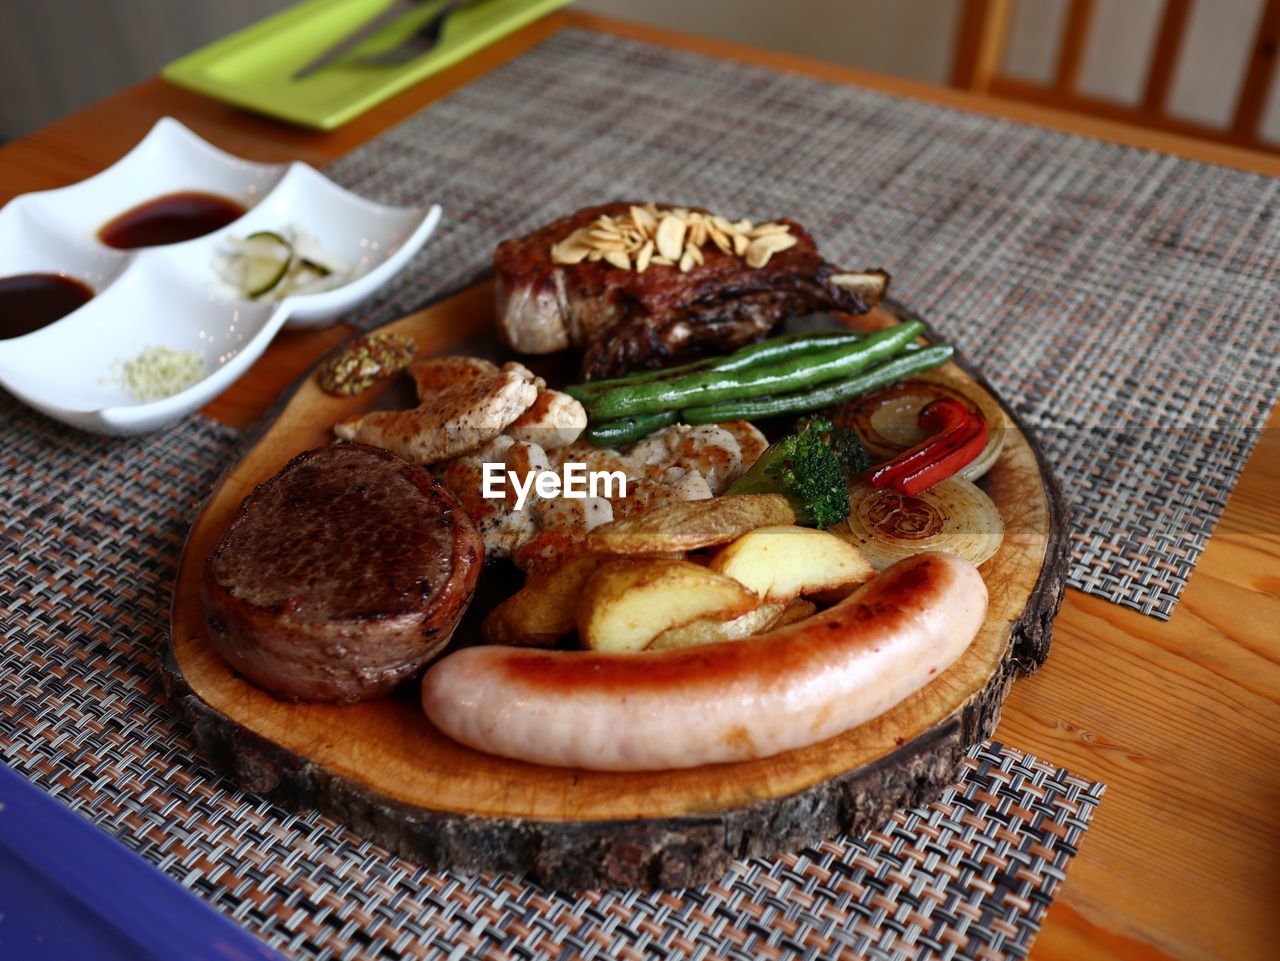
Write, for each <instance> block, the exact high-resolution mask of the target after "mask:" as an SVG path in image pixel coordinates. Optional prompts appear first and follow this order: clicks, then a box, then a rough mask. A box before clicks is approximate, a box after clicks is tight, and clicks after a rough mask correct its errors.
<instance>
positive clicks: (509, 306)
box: [494, 203, 888, 380]
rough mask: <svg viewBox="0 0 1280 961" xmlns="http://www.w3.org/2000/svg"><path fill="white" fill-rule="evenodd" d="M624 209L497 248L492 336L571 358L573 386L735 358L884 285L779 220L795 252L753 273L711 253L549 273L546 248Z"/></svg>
mask: <svg viewBox="0 0 1280 961" xmlns="http://www.w3.org/2000/svg"><path fill="white" fill-rule="evenodd" d="M631 209H632V205H631V204H626V203H616V204H607V205H604V206H599V207H588V208H586V209H583V210H580V211H578V212H577V213H575V214H572V215H570V216H568V217H563V218H561V219H559V220H556V221H554V222H553V223H550V224H548V225H546V226H545V227H542V228H541V229H539V230H536V231H534V232H533V233H531V234H528V235H526V236H524V237H519V238H516V239H512V240H506V241H503V242H502V243H501V244H499V245H498V248H497V250H496V251H495V253H494V272H495V275H496V290H497V316H498V330H499V332H500V334H501V336H502V338H503V340H504V341H505V342H506V343H507V344H508V345H509V346H511V347H513V348H514V349H516V350H519V351H522V352H524V353H533V354H543V353H551V352H553V351H558V350H563V349H565V348H566V347H569V346H574V347H577V348H580V349H581V350H582V351H583V358H582V376H583V378H584V379H586V380H598V379H601V378H604V377H615V376H618V375H620V374H624V373H626V372H627V371H630V370H635V369H637V368H642V367H663V366H667V365H669V364H671V363H674V362H678V361H681V360H685V359H688V358H690V357H694V356H697V355H700V354H705V353H711V352H718V351H723V350H728V349H731V348H734V347H739V346H741V345H743V344H746V343H750V342H751V341H754V340H758V339H759V338H761V337H763V336H764V335H765V334H767V333H768V332H769V330H770V329H772V328H773V327H774V326H775V325H776V324H777V323H778V322H779V321H781V320H783V319H785V318H787V317H791V316H796V315H800V314H808V313H815V312H818V311H823V310H838V311H844V312H847V313H863V312H865V311H866V309H867V305H868V303H871V302H875V300H876V299H878V297H879V296H880V294H882V293H883V290H884V287H885V285H886V284H887V280H888V277H887V275H886V274H883V273H882V272H879V271H869V272H864V273H860V274H849V273H844V272H842V271H841V270H840V269H839V268H837V267H835V266H834V265H832V264H830V263H827V262H826V261H825V260H823V259H822V257H820V256H819V255H818V252H817V249H816V247H815V245H814V242H813V238H812V237H810V236H809V234H808V233H807V232H806V231H805V229H804V228H803V227H801V226H800V225H799V224H797V223H795V222H794V221H790V220H780V221H778V223H779V224H785V225H786V227H787V228H788V229H789V231H790V233H791V234H792V235H793V236H794V237H795V243H794V244H793V245H792V246H791V247H790V248H788V249H785V250H781V251H779V252H777V253H774V254H773V255H772V256H771V257H770V258H769V259H768V261H767V263H765V265H764V266H763V267H759V268H752V267H750V266H748V265H747V262H746V260H745V259H744V257H742V256H739V255H738V254H737V253H735V252H734V251H732V250H730V251H727V252H726V251H724V250H721V249H719V248H718V247H717V246H715V245H714V244H711V243H707V244H704V245H703V246H702V247H700V248H699V251H700V254H699V258H698V259H700V260H701V261H702V262H701V263H696V264H694V265H692V267H691V269H688V270H685V271H682V270H680V269H679V265H678V264H671V265H668V264H662V263H650V264H649V265H648V267H647V269H645V270H644V271H643V272H641V271H637V270H635V269H625V268H621V267H618V266H615V265H613V264H610V263H609V262H608V261H607V260H605V259H598V260H594V261H593V260H589V259H586V260H582V261H581V262H580V263H574V264H557V263H553V262H552V258H551V248H552V246H553V245H554V244H556V243H558V242H560V241H563V240H565V238H567V237H569V235H570V234H572V233H573V232H574V231H576V230H578V229H579V228H585V227H587V226H588V225H590V224H592V223H593V222H594V221H596V220H597V219H598V218H599V217H601V216H602V215H609V216H614V217H619V216H622V215H624V214H627V213H628V212H629V211H630V210H631ZM662 209H669V208H662ZM697 212H698V213H703V214H705V213H706V211H697ZM659 213H661V210H660V211H659Z"/></svg>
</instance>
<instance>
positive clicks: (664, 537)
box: [587, 494, 796, 554]
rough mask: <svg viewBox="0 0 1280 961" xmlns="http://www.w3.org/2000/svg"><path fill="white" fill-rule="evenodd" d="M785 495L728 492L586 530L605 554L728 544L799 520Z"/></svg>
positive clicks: (590, 545)
mask: <svg viewBox="0 0 1280 961" xmlns="http://www.w3.org/2000/svg"><path fill="white" fill-rule="evenodd" d="M795 519H796V515H795V511H794V510H793V509H792V507H791V503H790V502H789V501H788V500H787V499H786V498H785V497H783V496H782V495H781V494H727V495H724V496H722V497H711V498H708V499H706V500H698V501H678V502H676V503H674V504H662V505H660V506H658V507H655V508H653V509H652V510H647V511H644V512H642V513H640V514H633V515H631V516H630V517H623V518H620V519H619V520H616V521H610V522H609V523H608V524H601V525H600V526H599V527H597V528H596V529H595V530H593V531H592V532H591V533H590V534H588V535H587V547H588V549H589V550H592V551H597V552H600V553H604V554H659V553H663V552H667V551H693V550H698V549H699V548H702V547H712V546H714V545H716V544H726V543H728V542H729V541H732V540H735V539H736V538H738V537H741V536H742V535H743V534H745V533H747V532H748V531H751V530H755V529H756V528H757V527H764V526H766V525H772V524H792V523H795Z"/></svg>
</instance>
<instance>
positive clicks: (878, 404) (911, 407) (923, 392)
mask: <svg viewBox="0 0 1280 961" xmlns="http://www.w3.org/2000/svg"><path fill="white" fill-rule="evenodd" d="M939 399H949V400H955V401H958V402H960V403H961V404H964V406H965V407H967V408H968V409H969V410H971V411H974V412H976V413H978V414H980V415H981V416H982V417H983V419H984V420H986V422H987V446H986V447H984V448H983V449H982V453H981V454H979V455H978V456H977V457H976V458H975V459H974V460H972V461H971V462H970V463H968V464H966V465H965V466H964V467H963V468H961V469H960V471H959V472H958V473H957V475H956V476H958V477H963V478H966V479H967V480H977V479H978V478H979V477H981V476H982V475H983V474H985V473H986V472H987V471H988V470H990V469H991V466H992V465H993V464H995V462H996V460H997V459H998V458H999V457H1000V450H1001V449H1002V448H1003V447H1004V437H1005V429H1006V428H1007V427H1008V421H1007V419H1006V418H1005V415H1004V411H1003V410H1001V409H1000V405H999V404H997V403H996V402H995V401H994V400H993V399H992V398H991V396H990V395H989V394H987V392H986V391H984V390H982V389H981V388H980V387H977V386H974V385H971V384H968V383H965V382H964V381H961V380H956V379H955V378H954V377H947V376H946V375H945V374H937V373H927V374H917V375H916V376H914V377H908V378H907V379H906V380H901V381H898V383H896V384H890V385H889V386H888V387H881V388H879V389H878V390H873V391H871V392H870V393H868V394H865V395H864V396H862V397H860V398H858V399H857V400H855V401H850V402H849V403H847V404H844V405H842V406H841V407H840V408H839V410H838V411H837V412H836V415H835V416H834V418H833V419H834V420H835V421H836V422H837V423H840V424H842V425H844V426H845V427H848V428H850V429H851V430H853V431H854V432H855V433H856V434H857V435H858V437H859V438H860V439H861V440H862V444H863V446H864V447H866V449H867V453H868V454H870V455H871V459H872V460H873V461H875V462H876V463H881V462H883V461H887V460H892V459H893V458H894V457H897V456H898V455H899V454H901V453H902V452H903V451H904V450H907V449H908V448H910V447H914V446H915V445H916V444H918V443H920V442H921V441H922V440H924V439H925V438H926V437H928V432H927V431H924V430H921V429H920V424H919V416H920V409H921V408H922V407H924V406H925V405H926V404H928V403H929V402H930V401H934V400H939Z"/></svg>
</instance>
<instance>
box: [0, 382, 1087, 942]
mask: <svg viewBox="0 0 1280 961" xmlns="http://www.w3.org/2000/svg"><path fill="white" fill-rule="evenodd" d="M0 423H3V424H4V428H3V438H4V444H3V445H2V447H0V516H3V517H4V520H5V524H4V527H3V547H4V556H5V558H6V561H5V563H4V564H2V565H0V597H3V598H4V599H5V606H4V614H3V617H2V623H3V636H4V642H3V647H2V648H0V760H2V761H3V762H4V763H6V764H8V765H10V766H11V767H13V768H14V769H15V770H17V771H18V772H19V773H21V774H23V775H24V776H26V777H27V778H29V779H30V780H31V781H33V782H34V783H35V784H37V785H38V786H40V787H41V788H43V789H44V790H46V791H48V792H49V793H50V794H52V795H53V796H54V797H56V798H58V799H59V800H61V801H62V802H64V803H66V804H68V805H70V806H71V807H72V808H74V809H75V810H77V811H79V812H80V813H81V814H83V815H85V816H87V817H88V818H90V819H91V820H93V821H94V822H95V823H96V824H98V825H99V826H100V827H102V828H103V829H104V830H106V831H108V832H110V833H111V834H112V835H114V836H115V837H117V838H118V839H119V840H121V841H122V842H124V843H125V844H127V845H128V846H129V847H131V848H133V849H134V850H136V851H138V852H139V853H141V854H142V855H143V856H144V857H146V858H147V859H148V860H149V861H151V862H152V863H153V864H156V865H158V866H159V867H160V868H161V869H163V870H165V871H167V872H168V873H169V874H170V875H171V876H173V877H174V878H176V879H177V880H178V881H180V882H181V883H182V884H184V885H185V886H186V887H188V888H189V889H191V890H193V891H195V892H197V893H198V894H200V895H202V896H203V897H205V898H206V899H207V900H208V901H210V902H211V903H212V904H214V905H215V906H216V907H218V908H219V909H220V910H222V911H224V912H225V913H226V914H228V915H229V916H230V917H231V918H233V919H234V920H236V921H237V922H239V923H240V924H242V925H244V926H245V927H247V928H248V929H250V930H252V931H254V932H256V933H257V934H258V935H260V936H261V937H263V938H264V939H265V940H267V941H268V942H270V943H271V944H272V945H274V946H276V947H277V948H279V949H280V950H281V951H282V952H283V953H284V954H285V955H286V956H289V957H293V958H299V959H343V961H403V959H428V958H429V959H450V961H456V959H460V958H486V959H495V961H498V959H500V961H550V959H553V958H554V959H559V958H570V957H582V958H599V959H601V961H604V959H634V961H641V959H648V958H653V957H667V958H673V959H674V958H691V959H715V958H733V959H742V961H747V959H757V958H784V957H785V958H793V957H802V958H827V957H836V956H848V955H847V954H844V952H846V951H853V952H854V953H855V956H858V957H867V958H873V959H882V961H905V959H926V958H944V959H951V958H955V959H969V958H973V959H977V958H982V959H993V961H998V959H1003V958H1024V957H1026V956H1027V952H1028V950H1029V948H1030V945H1031V942H1032V939H1033V938H1034V937H1035V934H1036V932H1037V931H1038V930H1039V928H1040V925H1041V922H1042V920H1043V917H1044V913H1045V911H1046V910H1047V909H1048V907H1049V905H1050V903H1051V902H1052V900H1053V898H1054V895H1055V892H1056V891H1057V888H1058V886H1059V885H1060V883H1061V882H1062V880H1063V878H1064V876H1065V873H1066V870H1067V867H1068V863H1069V861H1070V859H1071V857H1072V856H1073V855H1074V854H1075V853H1076V850H1077V846H1078V844H1079V842H1080V839H1081V835H1082V834H1083V833H1084V831H1085V830H1086V828H1087V826H1088V823H1089V819H1090V816H1091V814H1092V811H1093V808H1094V807H1095V806H1096V804H1097V803H1098V801H1099V798H1100V796H1101V794H1102V791H1103V787H1102V785H1100V784H1096V783H1091V782H1089V781H1086V780H1082V779H1080V778H1078V777H1075V776H1073V775H1071V774H1069V773H1068V772H1066V771H1064V770H1061V769H1059V768H1056V767H1054V766H1052V765H1050V764H1046V763H1044V762H1041V761H1038V760H1036V759H1034V758H1032V757H1028V756H1025V755H1022V754H1020V753H1019V752H1017V751H1015V750H1012V749H1009V748H1006V747H1003V746H1002V745H999V744H987V745H980V746H978V747H977V748H975V749H974V751H972V752H971V755H970V758H969V761H968V762H967V773H966V775H965V777H964V779H963V781H962V782H961V783H960V784H959V785H957V786H956V787H955V788H954V789H952V790H950V791H948V792H947V793H946V794H945V796H944V797H942V798H941V799H940V800H939V801H938V802H937V803H936V804H933V805H930V806H929V807H927V808H921V809H919V810H912V811H904V812H901V813H899V814H898V815H896V816H895V817H894V818H893V819H892V820H891V822H890V823H889V824H887V825H885V826H884V827H883V828H882V829H881V830H880V831H877V832H874V833H872V834H870V835H868V836H867V837H865V838H859V839H853V838H844V837H841V838H833V839H831V840H830V841H827V842H825V843H823V844H821V845H818V846H817V847H816V848H813V849H809V850H806V851H804V852H801V853H798V854H795V855H790V856H786V857H780V858H775V859H770V860H754V861H746V862H740V863H738V864H737V865H735V866H734V868H733V869H732V870H731V871H730V872H729V873H728V874H727V875H726V876H725V877H724V878H723V879H722V880H721V881H720V882H718V883H716V884H708V885H703V886H701V887H698V888H695V889H690V890H687V891H681V892H661V893H654V894H643V893H640V892H636V891H614V892H605V891H595V892H588V893H586V894H582V895H568V894H559V893H555V892H550V891H545V890H542V889H540V888H537V887H534V886H531V885H529V884H526V883H525V882H523V881H522V880H521V879H519V878H515V877H510V876H505V875H479V876H466V875H459V874H454V873H451V872H445V873H438V872H432V871H427V870H425V869H422V868H420V867H417V866H415V865H413V864H411V863H409V862H407V861H405V860H403V859H401V858H398V857H395V856H394V855H391V854H389V853H388V852H387V851H385V850H384V849H382V848H380V847H378V846H377V845H375V844H371V843H370V842H368V841H364V840H362V839H361V838H359V837H357V836H356V835H354V834H353V833H352V832H350V831H348V830H347V829H346V828H345V827H343V826H342V825H341V824H339V823H337V822H335V821H333V820H331V819H329V818H326V817H322V816H320V815H318V814H315V813H303V814H291V813H288V812H286V811H283V810H281V809H279V808H277V807H275V806H274V805H272V804H270V803H268V802H266V801H263V800H261V799H259V798H255V797H253V796H251V795H246V794H243V793H242V792H240V791H239V790H238V789H237V788H236V787H235V785H234V784H233V783H232V782H231V781H229V780H228V779H226V778H224V777H221V776H219V775H217V774H215V773H214V772H212V771H211V770H209V769H208V768H207V767H206V766H205V765H204V763H203V762H202V761H201V759H200V757H199V753H198V750H197V747H196V745H195V744H194V743H193V742H192V739H191V736H190V732H189V731H188V730H187V729H186V728H185V727H184V726H183V725H182V724H180V723H179V722H178V721H177V720H176V717H175V716H174V714H173V713H172V712H171V711H170V709H169V707H168V706H167V705H166V704H165V703H164V699H163V696H162V693H161V690H160V680H159V655H160V651H161V649H162V646H163V643H164V640H165V638H166V636H167V632H168V626H169V601H170V593H171V586H172V583H173V580H174V577H175V575H176V572H177V563H178V559H179V556H180V553H181V547H182V541H183V538H184V536H185V534H186V531H187V527H188V524H189V522H190V518H191V516H192V512H193V511H194V510H195V508H196V506H197V505H198V504H199V502H200V501H201V500H202V499H203V498H204V497H205V496H206V495H207V494H208V492H209V489H210V486H211V485H212V483H213V481H214V479H215V478H216V476H217V475H218V473H219V472H220V471H221V470H222V469H223V468H224V467H225V465H226V464H227V462H228V459H229V458H230V456H231V454H232V449H233V446H234V444H235V441H236V439H237V432H236V431H234V430H232V429H230V428H228V427H225V426H222V425H219V424H216V423H214V422H213V421H209V420H207V419H205V418H202V417H193V418H189V419H188V420H186V421H184V422H183V423H182V424H180V425H178V426H176V427H174V428H172V429H171V430H169V431H166V432H164V433H161V434H157V435H152V436H150V437H147V438H142V439H128V440H120V439H112V438H101V437H92V436H90V435H86V434H82V433H79V432H77V431H74V430H71V429H69V428H66V427H63V426H61V425H59V424H56V423H54V422H52V421H49V420H47V419H45V418H43V417H41V416H40V415H38V414H36V413H34V412H32V411H30V410H28V409H26V408H24V407H22V406H21V405H19V404H18V403H17V402H16V401H14V400H13V399H12V398H10V397H8V396H6V395H3V394H0ZM3 910H4V908H3V905H0V914H3ZM19 961H27V959H19Z"/></svg>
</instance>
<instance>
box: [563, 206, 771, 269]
mask: <svg viewBox="0 0 1280 961" xmlns="http://www.w3.org/2000/svg"><path fill="white" fill-rule="evenodd" d="M795 243H796V238H795V236H794V235H793V234H791V232H790V228H789V227H788V226H787V225H786V224H782V223H775V222H773V221H769V222H768V223H762V224H752V223H751V221H749V220H739V221H736V222H732V221H730V220H729V219H728V218H726V217H721V216H719V215H718V214H707V213H703V212H701V211H697V210H689V209H687V208H685V207H674V208H671V209H669V210H659V209H658V207H657V205H656V204H653V203H646V204H644V205H643V206H638V205H635V204H633V205H631V206H629V207H628V208H627V211H626V213H624V214H621V215H618V216H613V215H611V214H605V215H602V216H600V217H598V218H596V219H595V220H594V221H593V222H592V223H590V224H588V225H587V226H585V227H579V228H578V229H577V230H575V231H573V233H571V234H569V236H567V237H565V238H564V239H562V240H560V241H559V242H558V243H554V244H552V245H551V260H552V262H553V263H557V264H578V263H581V262H582V261H583V260H587V261H592V262H594V261H599V260H604V261H605V262H607V263H609V264H612V265H613V266H615V267H619V268H620V269H633V270H636V271H638V272H643V271H645V270H647V269H648V267H649V265H650V264H664V265H670V266H679V268H680V269H681V270H691V269H692V268H693V267H694V265H697V264H703V263H705V262H706V254H705V253H704V248H705V247H706V245H707V244H714V245H715V246H716V248H717V249H718V250H720V251H721V252H722V253H724V254H727V255H734V256H738V257H742V258H744V259H745V260H746V262H747V264H748V266H750V267H753V268H759V267H763V266H764V265H765V264H767V263H768V262H769V258H770V257H772V256H773V254H775V253H777V252H778V251H780V250H786V249H787V248H788V247H791V246H792V245H794V244H795ZM624 265H625V266H624Z"/></svg>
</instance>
